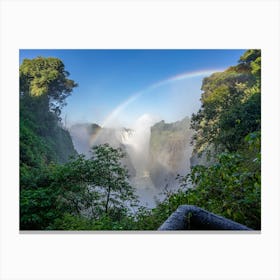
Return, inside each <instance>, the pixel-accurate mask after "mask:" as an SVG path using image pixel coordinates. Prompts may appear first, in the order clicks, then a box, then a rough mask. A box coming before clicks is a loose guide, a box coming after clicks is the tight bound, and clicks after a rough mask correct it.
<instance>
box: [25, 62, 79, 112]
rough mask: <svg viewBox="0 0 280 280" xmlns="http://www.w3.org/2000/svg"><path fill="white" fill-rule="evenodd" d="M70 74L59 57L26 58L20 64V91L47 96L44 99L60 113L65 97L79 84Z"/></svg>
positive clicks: (31, 94)
mask: <svg viewBox="0 0 280 280" xmlns="http://www.w3.org/2000/svg"><path fill="white" fill-rule="evenodd" d="M68 76H69V73H68V72H67V71H65V69H64V64H63V62H62V61H61V60H60V59H58V58H53V57H49V58H44V57H37V58H34V59H24V60H23V63H22V64H21V66H20V93H21V95H22V96H23V95H25V96H28V95H29V96H32V97H43V96H47V98H45V99H44V100H46V101H47V102H48V103H49V106H50V108H51V109H52V110H53V111H54V112H55V113H56V114H57V115H59V114H60V112H61V108H62V107H63V106H64V105H65V104H66V103H65V99H66V98H67V97H68V96H69V95H70V93H71V92H72V90H73V88H74V87H76V86H77V84H76V83H75V82H74V81H73V80H70V79H68V78H67V77H68ZM39 99H40V100H42V98H39Z"/></svg>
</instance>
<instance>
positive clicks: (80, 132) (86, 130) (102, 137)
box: [70, 123, 136, 177]
mask: <svg viewBox="0 0 280 280" xmlns="http://www.w3.org/2000/svg"><path fill="white" fill-rule="evenodd" d="M70 133H71V136H72V139H73V143H74V146H75V148H76V150H77V151H78V153H80V154H84V155H85V156H86V157H87V158H90V156H91V152H90V150H91V148H92V147H93V146H96V145H101V144H105V143H108V144H109V145H110V146H112V147H114V148H121V149H122V150H123V151H124V152H125V154H126V156H125V157H124V158H122V160H121V163H122V164H123V165H124V166H125V167H126V168H127V170H128V173H129V175H130V176H131V177H133V176H135V174H136V170H135V168H134V166H133V164H132V162H131V158H130V156H129V151H128V147H127V146H126V145H124V144H123V143H124V142H125V139H126V138H127V137H129V135H131V134H132V133H133V131H132V130H130V129H126V128H122V129H113V128H101V127H100V126H99V125H97V124H89V123H82V124H75V125H73V126H72V127H71V128H70Z"/></svg>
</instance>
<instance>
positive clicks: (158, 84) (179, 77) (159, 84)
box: [101, 69, 224, 127]
mask: <svg viewBox="0 0 280 280" xmlns="http://www.w3.org/2000/svg"><path fill="white" fill-rule="evenodd" d="M220 71H224V69H209V70H200V71H194V72H185V73H181V74H178V75H176V76H172V77H169V78H167V79H164V80H162V81H159V82H156V83H154V84H152V85H150V86H148V87H147V88H145V89H143V90H141V91H138V92H136V93H134V94H132V95H130V97H129V98H128V99H126V100H125V101H124V102H122V103H121V104H120V105H119V106H117V107H116V108H115V109H114V110H113V111H112V112H111V113H110V114H109V115H108V116H107V118H106V119H105V120H104V121H103V122H102V124H101V127H105V126H107V125H108V124H109V123H111V122H112V121H113V120H114V119H115V118H116V117H117V116H118V115H119V114H120V113H121V112H122V111H123V110H124V109H125V108H126V107H127V106H128V105H129V104H131V103H132V102H135V101H136V100H137V99H138V98H139V97H140V96H142V95H143V94H144V93H146V92H149V91H151V90H153V89H156V88H159V87H162V86H164V85H168V84H172V83H175V82H177V81H182V80H186V79H190V78H195V77H203V76H209V75H211V74H213V73H214V72H220Z"/></svg>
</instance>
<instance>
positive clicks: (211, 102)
mask: <svg viewBox="0 0 280 280" xmlns="http://www.w3.org/2000/svg"><path fill="white" fill-rule="evenodd" d="M260 54H261V53H260V50H248V51H246V52H245V53H244V55H243V56H242V57H241V58H240V61H239V64H238V65H237V66H233V67H230V68H228V69H227V70H226V71H224V72H219V73H214V74H212V75H211V76H210V77H207V78H205V79H204V80H203V84H202V90H203V94H202V97H201V102H202V105H201V108H200V110H199V111H198V113H197V114H194V115H193V116H192V120H191V127H192V129H194V131H195V134H194V137H193V143H194V144H195V151H196V152H200V153H201V152H203V151H205V150H207V148H208V147H209V146H211V145H214V146H215V148H216V149H218V150H219V151H223V150H224V149H227V150H228V151H231V152H233V151H236V150H238V149H239V148H240V147H241V146H242V145H243V144H244V143H243V139H244V137H245V136H246V135H247V134H248V133H250V132H254V131H256V130H259V129H260V124H261V110H260V109H261V97H260V93H261V91H260V67H261V58H260Z"/></svg>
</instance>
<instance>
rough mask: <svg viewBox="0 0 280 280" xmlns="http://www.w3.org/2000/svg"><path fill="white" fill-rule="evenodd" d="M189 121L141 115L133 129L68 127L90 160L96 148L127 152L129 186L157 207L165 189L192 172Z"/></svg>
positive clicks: (174, 188)
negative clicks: (156, 120) (178, 177)
mask: <svg viewBox="0 0 280 280" xmlns="http://www.w3.org/2000/svg"><path fill="white" fill-rule="evenodd" d="M189 127H190V119H189V118H188V117H185V118H184V119H182V120H180V121H177V122H174V123H165V121H163V120H162V121H160V122H156V123H155V120H154V119H152V118H151V117H150V116H149V115H147V114H144V115H143V116H141V117H140V118H139V119H138V121H137V122H136V124H135V125H134V126H133V128H124V127H117V128H106V127H105V128H101V127H100V126H99V125H97V124H89V123H83V124H82V123H80V124H75V125H73V126H71V127H70V128H69V131H70V134H71V137H72V139H73V143H74V146H75V148H76V150H77V152H78V153H80V154H84V155H85V156H86V157H90V149H91V147H93V146H96V145H100V144H105V143H108V144H109V145H110V146H112V147H114V148H121V149H122V150H123V151H124V152H125V155H126V156H125V157H124V158H123V159H122V162H121V163H122V165H123V166H125V167H126V168H127V170H128V173H129V183H130V184H131V185H132V186H133V187H134V188H135V189H136V193H137V195H138V196H139V200H140V203H141V204H142V205H144V206H147V207H150V208H151V207H154V206H155V205H156V200H160V199H161V195H162V192H163V191H164V190H166V189H169V190H176V188H177V185H178V182H177V181H176V176H177V175H178V174H181V175H182V174H186V173H187V172H189V170H190V160H189V159H190V158H191V154H192V147H191V145H190V140H191V136H192V131H191V130H190V128H189Z"/></svg>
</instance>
